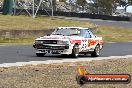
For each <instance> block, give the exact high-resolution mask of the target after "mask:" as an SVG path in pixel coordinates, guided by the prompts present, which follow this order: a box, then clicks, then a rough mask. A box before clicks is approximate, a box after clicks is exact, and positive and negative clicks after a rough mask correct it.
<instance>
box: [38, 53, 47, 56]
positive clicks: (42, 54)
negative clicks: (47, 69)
mask: <svg viewBox="0 0 132 88" xmlns="http://www.w3.org/2000/svg"><path fill="white" fill-rule="evenodd" d="M45 54H46V53H36V56H38V57H43V56H44V55H45Z"/></svg>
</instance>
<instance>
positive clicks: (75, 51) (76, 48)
mask: <svg viewBox="0 0 132 88" xmlns="http://www.w3.org/2000/svg"><path fill="white" fill-rule="evenodd" d="M78 55H79V46H78V45H74V46H73V49H72V54H71V57H73V58H77V57H78Z"/></svg>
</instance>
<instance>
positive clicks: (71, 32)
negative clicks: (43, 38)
mask: <svg viewBox="0 0 132 88" xmlns="http://www.w3.org/2000/svg"><path fill="white" fill-rule="evenodd" d="M52 34H53V35H67V36H70V35H78V29H76V28H65V29H57V30H55V31H54V32H53V33H52Z"/></svg>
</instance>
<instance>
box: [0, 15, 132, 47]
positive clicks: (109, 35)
mask: <svg viewBox="0 0 132 88" xmlns="http://www.w3.org/2000/svg"><path fill="white" fill-rule="evenodd" d="M0 19H1V20H0V31H3V30H4V31H5V30H10V31H11V30H12V31H14V30H17V31H18V32H19V30H25V31H26V30H49V29H53V28H56V27H58V26H82V27H94V25H93V24H91V23H89V22H80V21H73V20H64V19H58V18H51V17H38V18H36V19H32V18H31V17H27V16H3V15H0ZM27 35H28V37H27V38H22V37H21V38H3V37H0V44H14V43H15V44H32V43H33V42H34V39H35V37H33V38H32V37H30V36H33V35H32V33H31V34H27ZM96 35H98V36H101V37H103V39H104V41H105V42H131V41H132V29H128V28H121V27H116V26H113V27H111V26H99V27H98V30H97V32H96ZM25 36H26V35H25Z"/></svg>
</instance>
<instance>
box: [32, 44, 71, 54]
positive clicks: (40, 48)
mask: <svg viewBox="0 0 132 88" xmlns="http://www.w3.org/2000/svg"><path fill="white" fill-rule="evenodd" d="M33 47H34V48H35V49H36V53H51V54H71V53H72V46H69V45H55V44H45V45H44V44H43V45H42V44H38V45H33Z"/></svg>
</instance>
